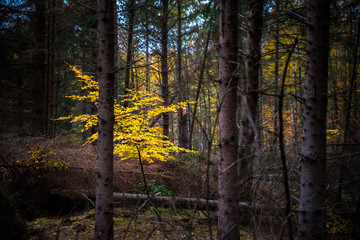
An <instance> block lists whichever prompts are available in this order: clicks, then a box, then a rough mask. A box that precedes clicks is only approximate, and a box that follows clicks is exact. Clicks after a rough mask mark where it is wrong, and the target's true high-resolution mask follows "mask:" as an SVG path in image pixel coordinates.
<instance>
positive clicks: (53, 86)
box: [49, 0, 56, 138]
mask: <svg viewBox="0 0 360 240" xmlns="http://www.w3.org/2000/svg"><path fill="white" fill-rule="evenodd" d="M51 5H52V6H51V7H52V11H51V18H50V19H51V27H50V79H49V80H50V84H49V85H50V86H49V88H50V89H49V95H50V122H49V136H50V138H54V137H55V135H56V122H55V121H54V119H55V118H56V75H55V40H56V32H55V30H56V29H55V28H56V25H55V23H56V15H55V8H56V1H55V0H52V1H51Z"/></svg>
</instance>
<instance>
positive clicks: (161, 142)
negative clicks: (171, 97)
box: [57, 66, 192, 163]
mask: <svg viewBox="0 0 360 240" xmlns="http://www.w3.org/2000/svg"><path fill="white" fill-rule="evenodd" d="M71 69H72V70H73V71H74V72H75V74H76V77H77V78H78V80H79V81H80V82H83V83H84V84H83V87H82V89H83V90H86V91H87V94H86V95H84V96H76V95H72V96H68V97H69V98H71V99H74V100H77V101H89V102H92V103H93V104H95V105H97V104H98V97H99V85H98V83H97V82H96V81H95V80H94V79H93V78H92V77H90V76H87V75H84V74H83V73H82V72H81V71H80V70H78V69H76V68H75V67H72V66H71ZM121 99H122V100H121V103H124V102H127V103H128V104H127V105H128V106H127V107H125V106H123V104H122V105H121V104H118V103H116V102H115V100H114V115H115V125H114V143H115V146H114V154H117V155H119V157H120V159H121V160H126V159H138V160H146V161H148V162H150V163H151V162H153V161H154V160H155V159H156V160H160V161H166V160H167V159H170V158H173V157H172V156H171V153H174V152H192V151H190V150H188V149H184V148H180V147H177V146H175V145H174V143H173V142H171V141H169V139H168V138H167V137H166V136H164V135H162V134H161V133H160V130H161V129H160V128H159V127H158V126H156V125H152V124H151V122H152V121H153V119H154V118H155V117H156V116H158V115H160V114H163V113H167V112H176V111H177V110H178V109H179V108H185V107H186V105H187V104H188V102H183V103H178V104H177V105H169V106H164V105H163V100H162V99H161V98H160V97H158V96H155V95H153V94H150V93H148V92H144V91H135V90H129V91H128V94H127V95H123V96H121ZM66 119H71V122H83V123H85V125H84V127H83V129H82V130H81V131H82V132H83V131H86V130H88V129H90V128H91V127H93V126H96V125H97V120H98V118H97V115H90V114H82V115H79V116H73V115H70V116H67V117H61V118H58V119H57V120H66ZM97 137H98V135H97V133H95V134H93V135H92V136H90V137H89V138H88V139H87V141H86V143H85V144H87V143H90V142H94V141H95V140H96V139H97ZM140 157H141V159H139V158H140Z"/></svg>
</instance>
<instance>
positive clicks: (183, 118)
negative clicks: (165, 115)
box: [176, 0, 190, 149]
mask: <svg viewBox="0 0 360 240" xmlns="http://www.w3.org/2000/svg"><path fill="white" fill-rule="evenodd" d="M177 8H178V9H177V10H178V28H177V34H178V35H177V55H178V56H177V57H178V59H177V69H176V70H177V84H178V91H179V92H178V99H179V102H183V101H184V100H185V98H184V93H185V87H184V84H183V82H182V76H181V70H182V64H181V60H182V57H181V54H182V41H181V27H182V26H181V0H177ZM178 126H179V147H182V148H187V149H188V148H189V147H190V145H189V131H188V128H189V125H188V121H187V112H186V108H182V109H179V110H178Z"/></svg>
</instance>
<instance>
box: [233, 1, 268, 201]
mask: <svg viewBox="0 0 360 240" xmlns="http://www.w3.org/2000/svg"><path fill="white" fill-rule="evenodd" d="M263 6H264V0H251V1H250V12H249V20H248V34H247V47H246V58H245V75H246V86H245V93H244V96H243V97H242V99H241V122H240V139H239V140H240V150H239V159H240V165H239V174H240V184H241V188H242V189H243V190H244V191H243V192H242V194H241V196H242V197H244V200H249V198H250V194H251V180H252V168H253V162H254V158H255V150H256V149H255V144H254V136H255V132H256V116H257V115H256V112H257V106H258V88H259V73H260V59H261V49H260V44H261V35H262V24H263Z"/></svg>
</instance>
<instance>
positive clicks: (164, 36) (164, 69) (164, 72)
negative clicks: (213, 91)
mask: <svg viewBox="0 0 360 240" xmlns="http://www.w3.org/2000/svg"><path fill="white" fill-rule="evenodd" d="M162 4H163V14H162V19H161V78H162V82H161V95H162V98H163V99H164V106H165V107H166V106H168V105H169V83H168V63H167V43H168V26H167V24H168V14H169V6H168V5H169V2H168V0H162ZM162 117H163V135H164V136H167V137H169V132H170V131H169V130H170V117H169V113H163V114H162Z"/></svg>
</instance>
